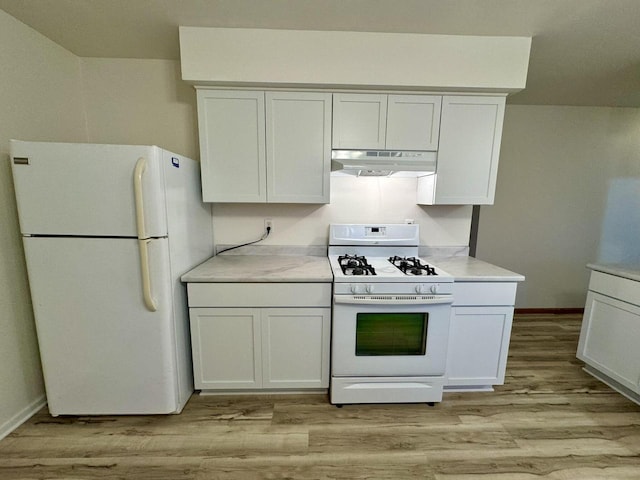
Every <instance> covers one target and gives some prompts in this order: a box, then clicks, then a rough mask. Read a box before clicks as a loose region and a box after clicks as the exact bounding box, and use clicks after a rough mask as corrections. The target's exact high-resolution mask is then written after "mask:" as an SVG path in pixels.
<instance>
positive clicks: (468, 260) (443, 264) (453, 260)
mask: <svg viewBox="0 0 640 480" xmlns="http://www.w3.org/2000/svg"><path fill="white" fill-rule="evenodd" d="M425 260H426V261H427V262H431V263H433V264H434V265H435V266H437V267H440V268H441V269H442V270H444V271H445V272H447V273H449V274H451V275H453V278H454V280H455V281H456V282H522V281H524V276H522V275H520V274H519V273H515V272H512V271H510V270H506V269H504V268H502V267H498V266H497V265H493V264H491V263H487V262H483V261H482V260H478V259H477V258H474V257H467V256H458V257H426V258H425Z"/></svg>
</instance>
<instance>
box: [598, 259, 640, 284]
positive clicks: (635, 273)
mask: <svg viewBox="0 0 640 480" xmlns="http://www.w3.org/2000/svg"><path fill="white" fill-rule="evenodd" d="M587 268H590V269H591V270H596V271H598V272H603V273H609V274H611V275H616V276H618V277H623V278H628V279H629V280H636V281H638V282H640V265H638V264H621V263H590V264H588V265H587Z"/></svg>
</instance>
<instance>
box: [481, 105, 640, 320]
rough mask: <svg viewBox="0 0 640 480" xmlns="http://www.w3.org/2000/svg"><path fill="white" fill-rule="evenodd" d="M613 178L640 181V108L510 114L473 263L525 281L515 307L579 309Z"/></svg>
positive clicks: (525, 109) (517, 109)
mask: <svg viewBox="0 0 640 480" xmlns="http://www.w3.org/2000/svg"><path fill="white" fill-rule="evenodd" d="M619 178H636V179H638V178H640V109H631V108H627V109H625V108H598V107H559V106H520V105H510V106H507V111H506V118H505V122H504V133H503V136H502V149H501V155H500V167H499V173H498V184H497V189H496V199H495V204H494V205H493V206H483V207H482V208H481V210H480V225H479V230H478V248H477V256H478V258H480V259H482V260H486V261H488V262H492V263H497V264H499V265H502V266H504V267H506V268H509V269H511V270H515V271H516V272H519V273H522V274H524V275H525V276H526V277H527V280H526V282H525V283H524V284H521V285H520V286H519V287H518V297H517V306H518V307H523V308H536V307H547V308H552V307H558V308H563V307H569V308H571V307H584V301H585V296H586V291H587V285H588V279H589V272H588V270H587V269H586V268H585V265H586V264H587V263H589V262H593V261H595V260H597V259H598V250H599V246H600V238H601V236H602V235H603V233H605V232H602V226H603V222H604V219H605V217H606V215H605V213H606V211H607V210H608V209H610V208H611V207H612V206H611V205H609V206H607V198H608V196H609V195H610V192H609V188H610V186H611V185H613V184H614V182H613V181H614V179H619ZM636 201H638V200H636ZM629 213H630V214H631V215H636V216H637V215H639V213H638V210H635V212H634V211H630V212H629ZM636 218H637V217H636ZM636 224H637V220H636ZM636 241H637V240H636Z"/></svg>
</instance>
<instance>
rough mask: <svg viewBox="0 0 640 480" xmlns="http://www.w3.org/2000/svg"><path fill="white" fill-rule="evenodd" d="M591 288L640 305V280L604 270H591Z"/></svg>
mask: <svg viewBox="0 0 640 480" xmlns="http://www.w3.org/2000/svg"><path fill="white" fill-rule="evenodd" d="M589 290H591V291H594V292H598V293H601V294H603V295H607V296H609V297H613V298H617V299H618V300H622V301H623V302H627V303H631V304H633V305H640V282H637V281H635V280H629V279H628V278H622V277H616V276H615V275H609V274H607V273H602V272H591V280H590V281H589Z"/></svg>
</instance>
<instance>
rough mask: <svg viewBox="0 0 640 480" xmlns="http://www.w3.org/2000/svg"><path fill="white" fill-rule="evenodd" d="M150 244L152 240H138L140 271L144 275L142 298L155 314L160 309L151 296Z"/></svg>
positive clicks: (148, 308)
mask: <svg viewBox="0 0 640 480" xmlns="http://www.w3.org/2000/svg"><path fill="white" fill-rule="evenodd" d="M149 242H151V240H150V239H148V238H146V239H143V240H138V247H139V249H140V271H141V273H142V298H143V299H144V305H145V306H146V307H147V310H149V311H150V312H155V311H156V310H157V309H158V307H157V306H156V301H155V300H154V299H153V295H152V294H151V274H150V272H149V248H148V245H149Z"/></svg>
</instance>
